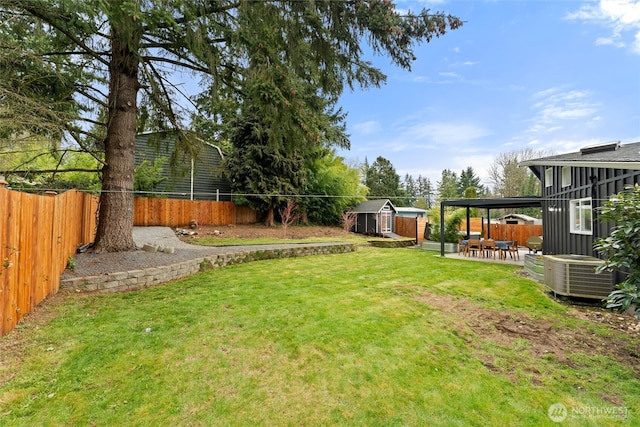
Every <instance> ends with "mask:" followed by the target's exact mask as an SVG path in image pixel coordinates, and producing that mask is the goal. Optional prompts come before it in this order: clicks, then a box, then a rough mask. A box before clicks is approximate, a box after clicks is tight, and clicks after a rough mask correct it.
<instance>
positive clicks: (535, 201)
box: [441, 196, 542, 209]
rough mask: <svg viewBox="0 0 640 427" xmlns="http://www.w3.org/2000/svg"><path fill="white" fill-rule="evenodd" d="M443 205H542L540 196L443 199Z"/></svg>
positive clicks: (506, 206) (497, 206)
mask: <svg viewBox="0 0 640 427" xmlns="http://www.w3.org/2000/svg"><path fill="white" fill-rule="evenodd" d="M441 204H442V205H443V206H458V207H463V208H484V209H507V208H513V209H515V208H535V207H541V206H542V198H541V197H533V196H530V197H505V198H502V199H458V200H444V201H443V202H441Z"/></svg>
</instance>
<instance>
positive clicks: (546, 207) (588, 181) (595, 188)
mask: <svg viewBox="0 0 640 427" xmlns="http://www.w3.org/2000/svg"><path fill="white" fill-rule="evenodd" d="M549 168H551V169H552V172H551V177H552V179H553V182H552V183H550V184H551V185H549V186H547V184H549V183H548V182H546V179H547V174H546V173H545V170H547V169H549ZM540 176H541V181H542V182H541V184H542V223H543V224H544V227H543V238H544V243H543V245H544V246H543V251H544V253H545V254H548V255H558V254H576V255H587V256H595V257H597V256H598V253H596V252H595V251H594V250H593V242H594V240H595V239H597V238H599V237H606V236H608V235H609V234H610V232H611V229H612V228H613V225H614V224H611V223H607V222H601V221H598V220H597V216H598V215H597V214H598V208H599V207H601V206H602V204H603V202H604V201H606V200H608V199H610V198H611V197H612V196H613V195H615V194H617V193H619V192H621V191H622V190H624V188H625V186H628V185H633V184H635V183H638V182H640V171H637V170H626V169H609V168H591V167H571V185H569V186H566V187H563V186H562V167H561V166H553V167H543V170H542V173H541V174H540ZM588 197H590V198H591V199H592V201H591V203H592V208H593V218H592V219H593V223H592V230H593V233H592V234H591V235H587V234H575V233H571V224H570V212H569V209H570V201H571V200H576V199H583V198H588Z"/></svg>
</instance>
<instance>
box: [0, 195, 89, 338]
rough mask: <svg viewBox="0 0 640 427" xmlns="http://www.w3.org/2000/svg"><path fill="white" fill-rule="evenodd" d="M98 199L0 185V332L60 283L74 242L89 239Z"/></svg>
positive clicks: (50, 293) (87, 241)
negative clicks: (27, 190) (38, 193)
mask: <svg viewBox="0 0 640 427" xmlns="http://www.w3.org/2000/svg"><path fill="white" fill-rule="evenodd" d="M97 208H98V199H97V198H96V197H94V196H92V195H90V194H86V193H81V192H79V191H77V190H70V191H67V192H65V193H63V194H60V195H51V196H39V195H34V194H28V193H22V192H18V191H11V190H7V189H5V188H4V186H0V245H1V246H0V261H1V262H2V265H1V266H0V336H3V335H5V334H7V333H8V332H10V331H11V330H12V329H13V328H14V327H15V326H16V324H17V323H18V322H19V321H20V320H21V319H22V318H23V317H24V316H25V315H26V314H27V313H29V312H31V311H32V310H33V309H34V307H35V306H36V305H38V304H39V303H40V302H42V300H44V299H45V298H46V297H47V296H49V295H52V294H55V293H56V292H57V291H58V288H59V286H60V275H61V274H62V272H63V271H64V269H65V267H66V265H67V260H68V259H69V257H71V256H73V254H75V252H76V250H77V248H78V246H81V245H83V244H85V243H89V242H91V241H93V239H94V235H95V230H96V215H95V214H96V211H97Z"/></svg>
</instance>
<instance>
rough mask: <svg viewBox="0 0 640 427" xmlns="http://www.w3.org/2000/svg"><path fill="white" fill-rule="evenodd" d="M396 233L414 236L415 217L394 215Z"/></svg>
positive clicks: (413, 237)
mask: <svg viewBox="0 0 640 427" xmlns="http://www.w3.org/2000/svg"><path fill="white" fill-rule="evenodd" d="M396 234H399V235H400V236H403V237H411V238H412V239H415V238H416V219H415V218H407V217H402V216H396Z"/></svg>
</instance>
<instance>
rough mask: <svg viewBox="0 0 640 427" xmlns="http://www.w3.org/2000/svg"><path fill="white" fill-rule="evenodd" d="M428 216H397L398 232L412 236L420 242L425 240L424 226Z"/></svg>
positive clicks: (405, 235) (401, 234) (417, 242)
mask: <svg viewBox="0 0 640 427" xmlns="http://www.w3.org/2000/svg"><path fill="white" fill-rule="evenodd" d="M427 221H428V219H427V218H408V217H401V216H396V234H398V235H400V236H403V237H410V238H412V239H415V240H416V244H418V245H419V244H420V242H422V241H423V240H424V227H425V225H426V224H427Z"/></svg>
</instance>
